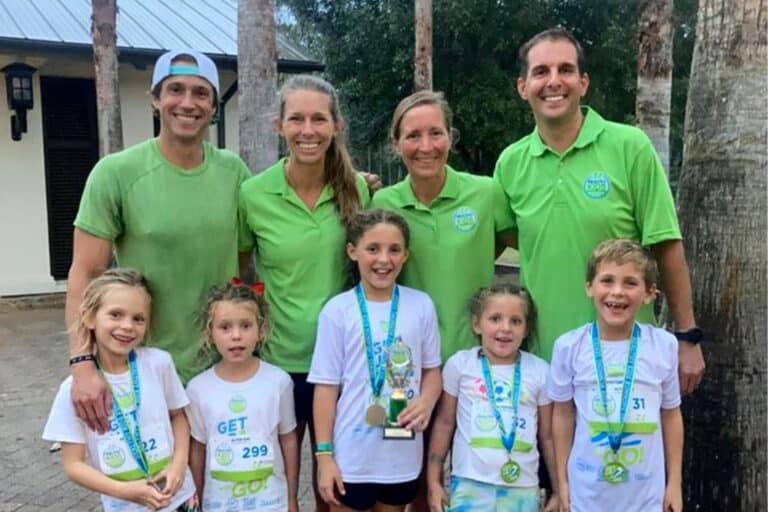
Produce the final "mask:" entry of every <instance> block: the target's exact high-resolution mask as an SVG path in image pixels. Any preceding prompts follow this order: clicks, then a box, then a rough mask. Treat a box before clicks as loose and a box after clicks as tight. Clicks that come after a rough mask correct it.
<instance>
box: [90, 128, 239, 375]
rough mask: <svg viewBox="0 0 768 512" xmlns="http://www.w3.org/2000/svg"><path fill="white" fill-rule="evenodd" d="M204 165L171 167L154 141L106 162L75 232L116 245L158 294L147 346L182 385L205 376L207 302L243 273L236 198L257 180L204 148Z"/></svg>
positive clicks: (231, 157) (122, 259)
mask: <svg viewBox="0 0 768 512" xmlns="http://www.w3.org/2000/svg"><path fill="white" fill-rule="evenodd" d="M204 149H205V157H204V162H203V164H202V165H200V166H199V167H197V168H195V169H191V170H184V169H181V168H178V167H176V166H174V165H173V164H171V163H169V162H168V161H167V160H166V159H165V158H164V157H163V156H162V154H161V153H160V150H159V148H158V146H157V141H156V140H155V139H150V140H148V141H146V142H142V143H141V144H138V145H136V146H132V147H130V148H127V149H125V150H124V151H120V152H119V153H114V154H112V155H108V156H106V157H104V158H102V159H101V160H100V161H99V162H98V164H96V167H94V169H93V171H91V174H90V175H89V176H88V181H87V182H86V185H85V190H84V191H83V197H82V200H81V202H80V210H79V211H78V213H77V218H76V219H75V226H77V227H78V228H80V229H82V230H83V231H86V232H88V233H90V234H92V235H94V236H97V237H99V238H103V239H106V240H110V241H112V242H114V247H115V254H116V257H117V262H118V264H119V265H120V266H121V267H131V268H135V269H136V270H138V271H139V272H141V273H142V274H144V276H146V278H147V280H148V282H149V286H150V291H151V292H152V317H151V320H150V332H149V336H148V342H149V344H151V345H152V346H156V347H159V348H162V349H164V350H167V351H168V352H170V353H171V355H172V356H173V360H174V364H175V365H176V368H177V370H178V372H179V375H180V377H181V379H182V380H183V381H184V382H186V381H188V380H189V379H190V378H192V377H193V376H195V375H196V374H198V373H200V371H202V370H203V369H204V367H205V366H206V363H207V362H206V361H203V360H201V359H200V358H198V356H197V354H198V350H199V348H200V343H199V340H200V327H199V323H198V318H199V311H200V308H201V307H202V302H203V300H204V299H205V297H206V296H207V294H208V290H209V289H210V287H211V286H212V285H215V284H222V283H225V282H227V281H229V280H230V279H231V278H232V277H233V276H236V275H237V273H238V265H237V193H238V188H239V187H240V184H241V183H243V181H245V180H246V178H248V177H250V175H251V174H250V172H248V169H247V167H246V166H245V164H244V163H243V161H242V160H240V158H239V157H238V156H237V155H235V154H234V153H232V152H230V151H227V150H222V149H217V148H215V147H214V146H212V145H211V144H208V143H204Z"/></svg>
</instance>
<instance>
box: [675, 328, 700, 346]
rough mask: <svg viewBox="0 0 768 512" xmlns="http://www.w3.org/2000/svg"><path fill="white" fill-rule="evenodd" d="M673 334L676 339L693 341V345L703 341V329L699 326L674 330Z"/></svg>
mask: <svg viewBox="0 0 768 512" xmlns="http://www.w3.org/2000/svg"><path fill="white" fill-rule="evenodd" d="M673 334H674V335H675V338H677V339H678V340H680V341H687V342H688V343H693V344H694V345H697V344H699V343H701V342H702V341H705V340H704V331H703V330H701V328H700V327H691V328H690V329H688V330H687V331H675V332H674V333H673Z"/></svg>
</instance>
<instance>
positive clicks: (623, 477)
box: [592, 322, 640, 484]
mask: <svg viewBox="0 0 768 512" xmlns="http://www.w3.org/2000/svg"><path fill="white" fill-rule="evenodd" d="M639 339H640V326H639V325H637V323H635V324H634V326H633V327H632V340H631V341H630V342H629V353H628V354H627V366H626V368H625V370H624V382H623V383H622V386H621V404H620V407H619V425H618V431H616V430H615V429H614V427H613V424H612V423H611V420H610V418H609V416H610V415H609V411H608V409H609V406H608V403H609V402H608V389H607V384H606V380H607V379H606V376H605V365H604V363H603V350H602V348H601V346H600V334H599V333H598V329H597V322H592V353H593V356H594V363H595V373H596V374H597V387H598V389H599V391H600V405H601V406H602V414H603V416H604V417H605V421H606V430H607V432H606V434H607V435H608V444H609V445H610V447H611V450H612V451H613V458H614V460H613V462H609V463H608V464H606V465H605V467H604V468H603V478H604V479H605V481H606V482H609V483H612V484H620V483H622V482H626V481H627V477H628V476H629V471H628V470H627V468H626V467H625V466H624V465H623V464H621V463H620V462H616V456H617V455H618V453H619V449H620V448H621V441H622V436H623V434H624V426H625V425H626V419H627V409H628V408H629V399H630V397H631V396H632V386H633V385H634V382H635V364H636V363H637V345H638V341H639ZM614 408H615V405H614Z"/></svg>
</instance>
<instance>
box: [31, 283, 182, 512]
mask: <svg viewBox="0 0 768 512" xmlns="http://www.w3.org/2000/svg"><path fill="white" fill-rule="evenodd" d="M150 305H151V298H150V295H149V291H148V288H147V282H146V280H145V279H144V277H143V276H141V274H139V273H137V272H135V271H133V270H128V269H111V270H107V271H106V272H104V273H103V274H102V275H101V276H100V277H97V278H96V279H94V280H93V281H91V283H90V284H89V285H88V286H87V287H86V289H85V291H84V293H83V300H82V303H81V305H80V312H79V319H78V323H77V324H76V326H75V327H74V328H75V329H76V335H77V336H79V337H80V338H81V339H82V340H83V342H84V343H85V344H89V345H90V347H91V351H93V352H94V354H93V355H91V354H86V355H81V356H77V357H74V358H72V359H71V360H70V364H94V363H95V364H96V366H97V367H98V368H99V370H100V371H101V373H102V375H103V376H104V378H105V379H106V381H107V383H108V384H109V387H110V389H111V392H112V415H111V416H110V418H109V423H110V425H111V429H110V431H109V432H106V433H104V434H99V433H97V432H94V431H92V430H90V429H88V428H87V427H86V425H85V423H83V422H82V421H81V420H80V419H79V418H78V417H77V414H76V413H75V408H74V405H73V404H72V400H71V398H70V390H71V386H72V377H68V378H67V379H66V380H65V381H64V382H63V383H62V385H61V387H60V388H59V392H58V394H57V395H56V399H55V400H54V402H53V406H52V408H51V414H50V416H49V417H48V423H47V424H46V425H45V430H44V431H43V438H44V439H46V440H49V441H59V442H61V460H62V466H63V467H64V471H65V472H66V473H67V475H68V476H69V477H70V478H71V479H72V480H73V481H74V482H76V483H77V484H79V485H82V486H83V487H87V488H88V489H92V490H94V491H96V492H99V493H101V495H102V497H101V501H102V504H103V505H104V510H105V511H108V512H110V511H120V512H127V511H131V512H135V511H146V510H158V509H160V510H162V511H171V510H174V511H175V510H179V511H192V510H197V506H196V500H195V487H194V483H193V481H192V475H191V474H190V471H189V468H188V467H187V454H188V450H189V424H188V423H187V419H186V417H185V415H184V410H183V407H184V406H185V405H187V403H188V400H187V395H186V394H185V393H184V387H183V386H182V384H181V381H180V380H179V377H178V376H177V375H176V369H175V367H174V365H173V361H172V360H171V356H170V354H168V353H167V352H165V351H164V350H159V349H156V348H139V345H140V344H141V342H142V340H143V339H144V335H145V333H146V331H147V326H148V324H149V314H150Z"/></svg>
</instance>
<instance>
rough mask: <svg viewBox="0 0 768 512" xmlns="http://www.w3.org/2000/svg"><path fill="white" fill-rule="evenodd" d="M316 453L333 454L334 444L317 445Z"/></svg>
mask: <svg viewBox="0 0 768 512" xmlns="http://www.w3.org/2000/svg"><path fill="white" fill-rule="evenodd" d="M315 452H325V453H333V443H317V444H316V445H315Z"/></svg>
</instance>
